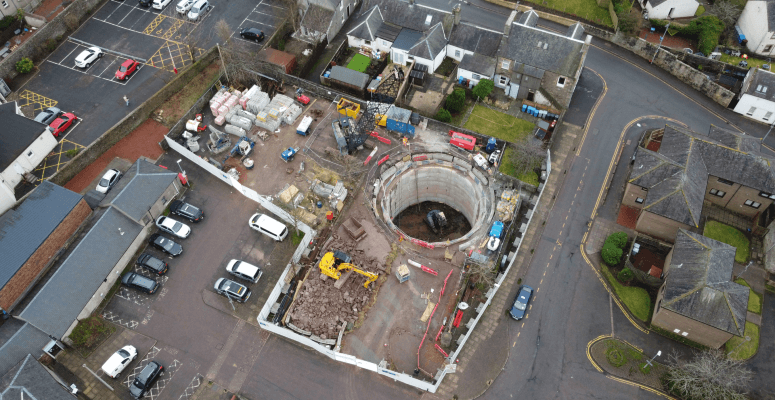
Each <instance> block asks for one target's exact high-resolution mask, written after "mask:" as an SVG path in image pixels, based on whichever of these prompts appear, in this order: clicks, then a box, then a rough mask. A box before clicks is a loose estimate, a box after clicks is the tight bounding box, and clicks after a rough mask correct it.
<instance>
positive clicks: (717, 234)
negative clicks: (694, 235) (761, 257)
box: [702, 221, 751, 264]
mask: <svg viewBox="0 0 775 400" xmlns="http://www.w3.org/2000/svg"><path fill="white" fill-rule="evenodd" d="M702 234H703V235H704V236H706V237H709V238H711V239H715V240H718V241H719V242H724V243H726V244H728V245H730V246H734V247H736V248H737V252H736V253H735V262H738V263H740V264H745V263H747V262H748V255H749V252H750V249H751V244H750V243H749V242H748V238H747V237H745V235H743V232H740V231H739V230H737V229H736V228H733V227H731V226H729V225H726V224H722V223H721V222H717V221H708V222H707V223H706V224H705V230H704V231H703V232H702Z"/></svg>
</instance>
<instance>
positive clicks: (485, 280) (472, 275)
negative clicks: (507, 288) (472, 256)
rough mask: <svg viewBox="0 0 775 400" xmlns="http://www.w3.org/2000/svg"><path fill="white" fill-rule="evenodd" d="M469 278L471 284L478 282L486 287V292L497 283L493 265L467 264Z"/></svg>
mask: <svg viewBox="0 0 775 400" xmlns="http://www.w3.org/2000/svg"><path fill="white" fill-rule="evenodd" d="M466 267H467V269H468V270H467V271H466V273H467V274H468V276H469V282H472V281H476V283H477V284H482V286H484V291H487V289H489V288H491V287H492V285H493V283H495V267H494V266H493V265H492V263H487V264H480V263H478V262H471V263H466Z"/></svg>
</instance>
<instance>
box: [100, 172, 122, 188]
mask: <svg viewBox="0 0 775 400" xmlns="http://www.w3.org/2000/svg"><path fill="white" fill-rule="evenodd" d="M119 179H121V171H119V170H117V169H109V170H108V172H105V175H102V179H100V181H99V183H97V188H96V190H97V191H98V192H100V193H107V192H108V190H110V188H112V187H113V185H115V184H116V182H118V180H119Z"/></svg>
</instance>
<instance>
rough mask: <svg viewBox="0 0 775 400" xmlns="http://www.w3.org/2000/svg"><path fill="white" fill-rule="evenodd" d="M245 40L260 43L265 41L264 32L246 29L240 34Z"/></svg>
mask: <svg viewBox="0 0 775 400" xmlns="http://www.w3.org/2000/svg"><path fill="white" fill-rule="evenodd" d="M239 35H240V36H242V38H243V39H247V40H253V41H256V42H260V41H262V40H264V32H263V31H262V30H260V29H257V28H244V29H242V30H241V31H240V32H239Z"/></svg>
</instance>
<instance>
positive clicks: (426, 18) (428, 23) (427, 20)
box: [425, 14, 433, 25]
mask: <svg viewBox="0 0 775 400" xmlns="http://www.w3.org/2000/svg"><path fill="white" fill-rule="evenodd" d="M432 19H433V17H432V16H431V15H430V14H428V16H427V17H425V25H430V24H431V20H432Z"/></svg>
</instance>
